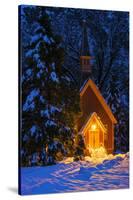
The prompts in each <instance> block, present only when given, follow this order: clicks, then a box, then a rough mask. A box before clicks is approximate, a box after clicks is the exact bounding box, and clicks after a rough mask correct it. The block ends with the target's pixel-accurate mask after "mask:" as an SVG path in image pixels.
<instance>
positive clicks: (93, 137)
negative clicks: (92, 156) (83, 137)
mask: <svg viewBox="0 0 133 200" xmlns="http://www.w3.org/2000/svg"><path fill="white" fill-rule="evenodd" d="M89 146H90V147H91V148H98V147H100V142H99V131H97V130H96V131H89Z"/></svg>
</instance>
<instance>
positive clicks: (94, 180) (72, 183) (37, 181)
mask: <svg viewBox="0 0 133 200" xmlns="http://www.w3.org/2000/svg"><path fill="white" fill-rule="evenodd" d="M88 159H89V158H87V160H85V161H77V162H72V158H71V159H70V158H69V161H71V162H68V160H67V162H65V161H64V163H58V164H57V165H53V166H47V167H30V168H21V172H22V194H39V193H56V192H72V191H75V192H78V191H94V190H106V189H120V188H128V187H129V154H128V153H127V154H122V155H121V154H119V155H116V156H113V155H112V156H109V157H108V159H107V157H106V158H105V159H103V160H102V162H101V161H100V162H99V163H95V162H93V158H90V161H88ZM66 163H67V164H66Z"/></svg>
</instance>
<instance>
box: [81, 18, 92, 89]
mask: <svg viewBox="0 0 133 200" xmlns="http://www.w3.org/2000/svg"><path fill="white" fill-rule="evenodd" d="M91 59H92V57H91V56H90V51H89V45H88V38H87V24H86V20H83V29H82V41H81V53H80V67H81V85H82V84H83V82H84V81H85V80H86V79H89V78H90V77H91V63H90V61H91Z"/></svg>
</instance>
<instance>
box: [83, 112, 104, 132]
mask: <svg viewBox="0 0 133 200" xmlns="http://www.w3.org/2000/svg"><path fill="white" fill-rule="evenodd" d="M93 123H95V124H96V126H98V129H101V130H102V131H103V132H104V133H105V132H106V128H105V126H104V125H103V123H102V121H101V120H100V118H99V117H98V115H97V114H96V113H95V112H93V113H92V114H91V115H90V116H89V117H88V118H87V120H86V122H85V123H84V125H83V126H82V128H81V130H80V133H83V132H84V131H85V130H86V129H87V128H88V127H90V126H92V125H93Z"/></svg>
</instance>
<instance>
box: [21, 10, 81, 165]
mask: <svg viewBox="0 0 133 200" xmlns="http://www.w3.org/2000/svg"><path fill="white" fill-rule="evenodd" d="M34 9H36V8H34ZM37 11H38V18H37V20H36V21H35V22H34V32H33V35H32V37H31V42H30V46H28V47H27V50H26V54H25V63H26V66H25V67H24V68H23V69H22V80H21V81H22V91H23V94H22V109H23V112H22V135H21V137H22V138H21V140H22V144H21V149H22V150H21V156H22V165H25V166H31V165H47V164H54V163H55V162H56V160H57V159H59V155H60V157H61V155H67V154H68V152H69V150H70V146H71V143H72V142H73V137H74V133H73V126H74V119H75V115H76V114H77V113H78V112H79V94H78V89H77V88H76V87H75V85H74V84H73V81H72V80H71V78H70V77H68V75H66V73H65V71H64V70H63V67H62V65H63V58H64V50H63V48H62V47H61V38H60V37H59V36H56V35H54V34H53V31H52V29H51V24H50V20H49V17H48V14H47V12H45V10H44V9H43V8H41V7H37ZM70 141H71V142H70Z"/></svg>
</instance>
